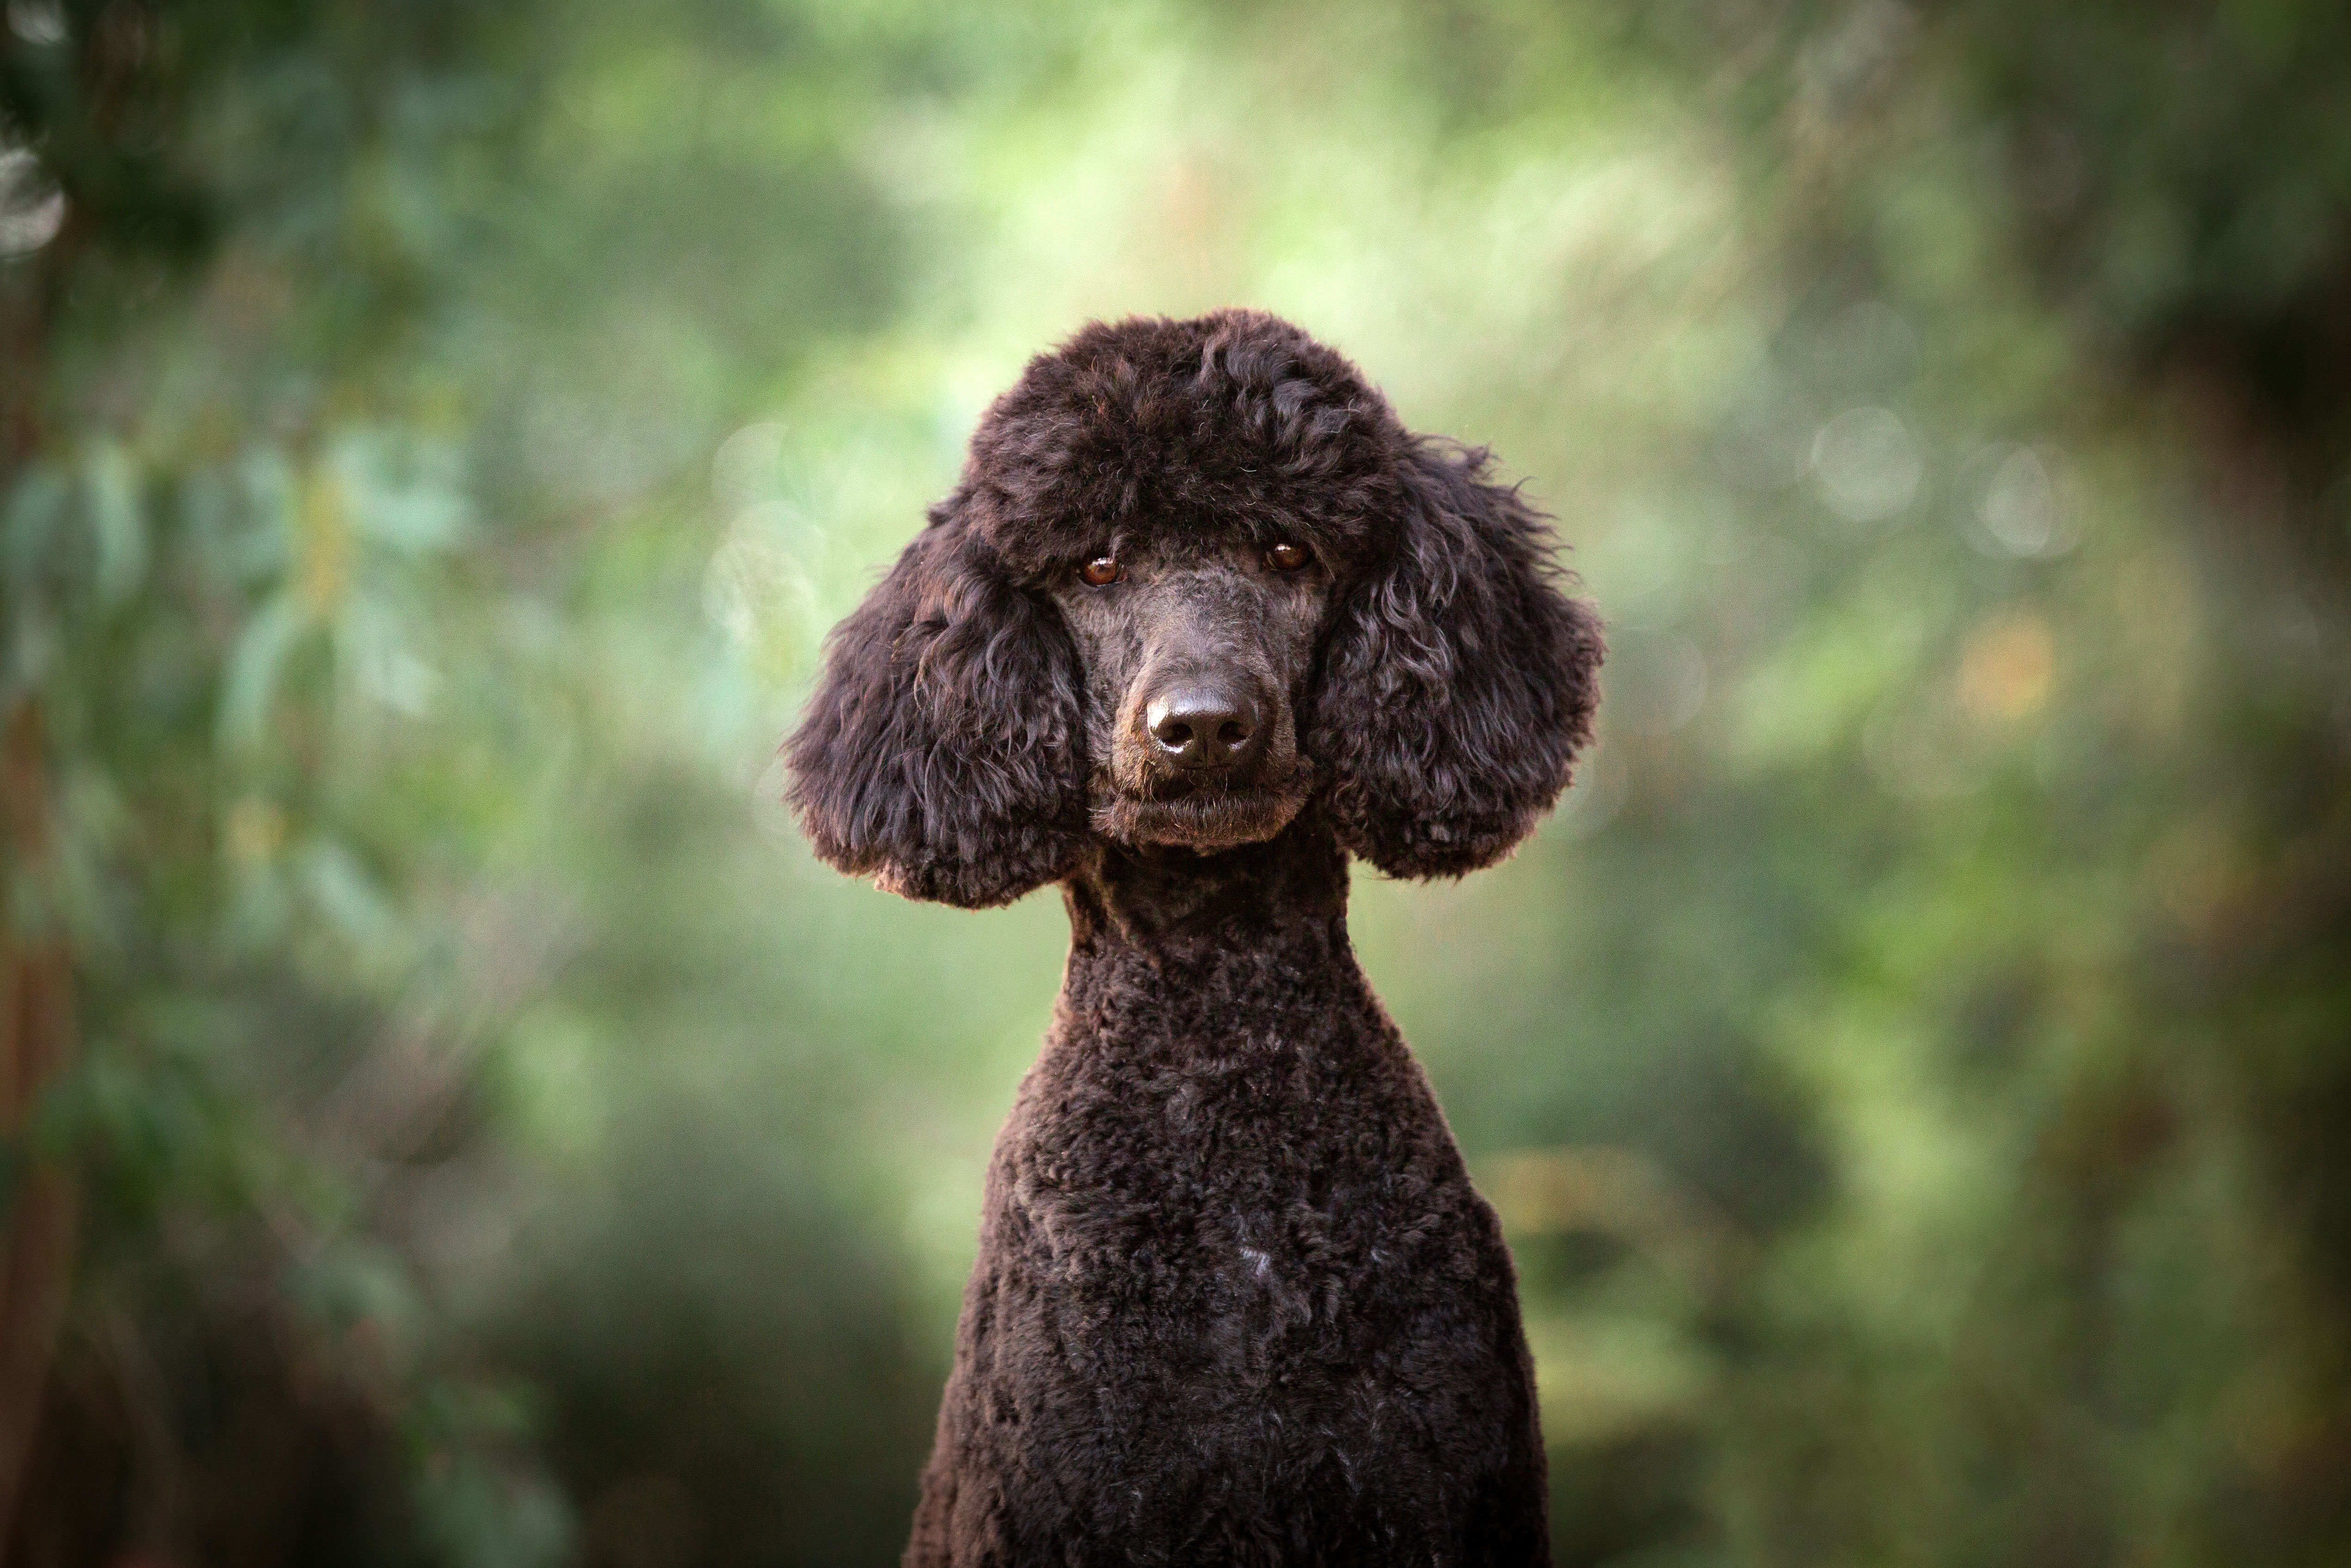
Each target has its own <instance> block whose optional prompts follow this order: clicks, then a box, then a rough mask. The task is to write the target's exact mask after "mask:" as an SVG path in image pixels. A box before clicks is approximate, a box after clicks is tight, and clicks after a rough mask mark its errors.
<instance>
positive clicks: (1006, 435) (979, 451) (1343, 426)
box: [959, 310, 1411, 576]
mask: <svg viewBox="0 0 2351 1568" xmlns="http://www.w3.org/2000/svg"><path fill="white" fill-rule="evenodd" d="M1410 443H1411V438H1410V436H1409V435H1407V434H1406V432H1405V429H1404V426H1403V425H1402V424H1401V423H1399V422H1398V421H1397V420H1396V417H1395V412H1394V411H1393V410H1391V409H1389V407H1388V404H1387V400H1386V399H1384V398H1383V397H1382V396H1380V394H1379V392H1378V390H1377V389H1375V388H1374V387H1373V386H1372V385H1371V384H1370V382H1368V381H1367V380H1365V379H1364V376H1363V374H1362V373H1361V372H1360V371H1358V370H1357V369H1355V367H1354V366H1353V365H1352V364H1350V363H1348V361H1347V360H1346V358H1344V357H1343V356H1342V355H1340V354H1339V353H1337V352H1336V351H1335V350H1333V349H1331V348H1325V347H1324V346H1323V345H1322V344H1320V343H1317V342H1315V341H1314V339H1312V338H1311V337H1308V336H1307V335H1306V334H1305V333H1303V332H1301V331H1300V330H1299V329H1298V328H1297V327H1292V326H1291V325H1290V323H1288V322H1286V321H1283V320H1280V318H1279V317H1271V316H1267V315H1264V314H1262V313H1260V312H1258V311H1252V310H1220V311H1217V312H1216V313H1215V314H1214V315H1210V316H1203V317H1196V318H1195V319H1192V320H1188V321H1172V320H1168V319H1165V318H1164V317H1144V318H1135V319H1130V320H1126V321H1121V322H1117V323H1105V322H1099V321H1097V322H1093V323H1091V324H1090V325H1088V326H1087V327H1085V328H1084V329H1083V330H1082V331H1081V332H1079V333H1078V334H1077V335H1076V336H1075V337H1071V339H1070V340H1069V341H1068V342H1066V343H1063V344H1062V345H1061V347H1060V348H1056V349H1054V350H1053V351H1052V352H1050V353H1047V354H1040V355H1039V356H1038V357H1037V358H1034V359H1032V360H1030V361H1029V366H1028V369H1026V370H1024V371H1023V372H1022V373H1021V377H1020V379H1019V381H1018V382H1016V383H1014V385H1013V386H1012V388H1011V389H1010V390H1008V391H1007V392H1006V393H1005V394H1004V395H1003V396H1002V397H1000V398H998V400H996V402H995V404H994V406H992V407H991V408H989V410H987V414H986V415H985V416H983V417H982V419H981V420H980V422H979V428H978V430H977V431H975V432H974V434H973V436H972V440H971V453H970V460H969V462H967V465H966V467H965V469H964V475H963V483H962V487H961V490H960V492H959V493H960V495H961V496H962V497H963V499H964V503H965V506H966V509H967V514H968V516H969V518H970V521H971V523H972V524H973V525H974V526H975V527H976V529H977V532H978V533H979V534H980V535H982V536H983V537H985V538H986V539H987V542H988V544H989V545H992V546H993V547H994V548H995V550H996V551H997V552H998V555H999V556H1001V557H1002V559H1003V560H1004V562H1005V563H1006V565H1007V566H1009V567H1010V568H1011V570H1012V571H1013V572H1014V573H1015V574H1017V575H1021V576H1029V575H1033V574H1040V573H1042V572H1045V571H1048V570H1050V569H1051V568H1053V567H1054V566H1060V565H1062V564H1065V563H1067V562H1068V561H1070V560H1071V559H1074V558H1081V557H1082V556H1085V555H1086V554H1088V553H1090V552H1092V551H1095V550H1099V549H1101V548H1102V547H1103V546H1104V545H1108V544H1110V543H1111V542H1113V540H1114V539H1116V538H1118V537H1121V536H1122V535H1125V534H1129V533H1132V532H1134V531H1137V530H1141V529H1144V528H1149V529H1151V530H1154V531H1164V530H1182V529H1187V528H1191V529H1201V530H1206V529H1209V528H1217V529H1220V530H1227V531H1237V532H1240V533H1242V534H1244V535H1247V536H1249V537H1251V538H1254V539H1258V540H1259V541H1261V542H1265V543H1271V542H1272V541H1273V540H1274V539H1276V538H1292V539H1296V540H1298V541H1299V542H1301V543H1302V544H1306V545H1311V547H1312V548H1313V549H1314V550H1315V551H1316V552H1317V553H1318V554H1320V555H1322V556H1323V558H1324V559H1326V560H1330V561H1332V562H1333V563H1334V564H1341V565H1344V564H1349V563H1357V562H1362V561H1364V560H1365V559H1367V558H1369V557H1370V556H1374V555H1376V554H1378V553H1379V552H1380V550H1381V547H1382V545H1384V544H1385V543H1389V542H1390V541H1387V540H1386V539H1384V532H1387V531H1388V530H1385V529H1384V520H1385V519H1388V518H1391V517H1393V516H1394V515H1395V507H1396V503H1397V500H1398V498H1399V495H1400V493H1401V492H1400V489H1399V483H1400V481H1399V474H1398V469H1399V465H1400V464H1401V463H1402V462H1403V461H1404V459H1405V454H1406V452H1407V451H1408V449H1409V446H1410Z"/></svg>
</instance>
